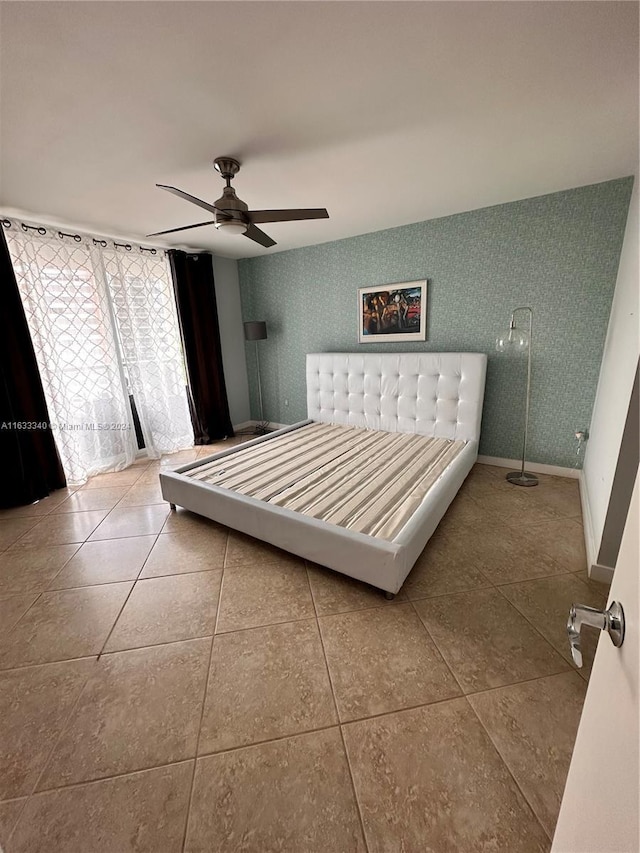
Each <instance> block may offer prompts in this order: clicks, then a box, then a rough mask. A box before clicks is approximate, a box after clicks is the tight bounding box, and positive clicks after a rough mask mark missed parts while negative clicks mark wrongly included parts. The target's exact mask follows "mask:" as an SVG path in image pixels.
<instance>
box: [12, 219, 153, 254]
mask: <svg viewBox="0 0 640 853" xmlns="http://www.w3.org/2000/svg"><path fill="white" fill-rule="evenodd" d="M0 222H2V225H3V227H4V228H11V227H12V226H13V222H12V221H11V220H10V219H2V220H0ZM20 227H21V228H22V230H23V231H37V232H38V234H40V235H41V236H44V235H45V234H47V233H48V232H47V229H46V228H45V227H44V226H43V225H27V224H26V223H24V222H21V223H20ZM51 230H52V231H55V230H56V229H55V228H53V229H51ZM58 237H60V239H64V238H65V237H70V238H71V239H72V240H75V242H76V243H80V242H81V241H82V235H81V234H68V233H67V232H65V231H58ZM92 239H93V244H94V246H102V248H103V249H106V248H107V246H108V241H107V240H103V239H97V238H96V237H93V238H92ZM113 245H114V247H115V248H121V249H125V250H126V251H127V252H130V251H131V250H132V249H133V246H132V245H131V243H118V242H117V241H116V240H113ZM138 248H139V249H140V251H141V252H149V254H151V255H157V254H158V250H157V249H155V248H153V247H151V248H148V247H147V246H138ZM161 251H162V250H161ZM168 251H169V250H168V249H164V253H165V255H166V254H168Z"/></svg>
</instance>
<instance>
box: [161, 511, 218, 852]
mask: <svg viewBox="0 0 640 853" xmlns="http://www.w3.org/2000/svg"><path fill="white" fill-rule="evenodd" d="M165 524H166V522H165ZM228 549H229V532H228V531H227V539H226V542H225V545H224V557H223V560H222V575H221V576H220V587H219V589H218V605H217V607H216V618H215V620H214V623H213V636H212V637H211V645H210V647H209V660H208V664H207V670H206V678H205V682H204V692H203V695H202V708H201V709H200V722H199V724H198V734H197V735H196V748H195V754H194V756H193V772H192V774H191V785H190V786H189V799H188V801H187V809H186V812H185V819H184V829H183V833H182V846H181V850H182V851H184V849H185V847H186V844H187V836H188V833H189V818H190V816H191V804H192V801H193V789H194V787H195V781H196V768H197V766H198V752H199V749H200V736H201V734H202V721H203V720H204V710H205V706H206V703H207V692H208V690H209V682H210V680H211V664H212V661H213V644H214V643H215V639H216V630H217V628H218V616H219V614H220V605H221V603H222V587H223V584H224V571H225V567H226V562H227V551H228Z"/></svg>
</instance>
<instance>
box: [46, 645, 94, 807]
mask: <svg viewBox="0 0 640 853" xmlns="http://www.w3.org/2000/svg"><path fill="white" fill-rule="evenodd" d="M96 663H97V659H96ZM91 678H92V676H91V674H88V675H87V677H86V679H85V681H84V684H83V685H82V687H81V688H80V690H79V691H78V695H77V696H76V699H75V702H74V703H73V705H72V706H71V708H70V709H69V713H68V714H67V717H66V719H65V722H64V724H63V725H62V726H61V728H60V732H59V734H58V737H57V738H56V740H55V743H54V744H53V746H52V747H51V751H50V752H49V754H48V756H47V758H46V760H45V761H44V762H43V764H42V770H41V771H40V773H39V774H38V778H37V779H36V782H35V784H34V786H33V788H32V790H31V793H30V794H29V799H31V797H33V796H34V795H35V794H36V789H37V787H38V785H39V784H40V781H41V779H42V777H43V776H44V774H45V773H46V771H47V768H48V767H49V764H50V763H51V760H52V758H53V755H54V753H55V751H56V749H57V748H58V744H59V743H60V741H61V740H62V736H63V735H64V734H66V732H67V729H69V728H70V726H71V721H72V719H73V715H74V713H75V710H76V708H77V707H78V705H79V703H80V699H81V697H82V694H83V693H84V691H85V690H86V688H87V684H89V682H90V681H91Z"/></svg>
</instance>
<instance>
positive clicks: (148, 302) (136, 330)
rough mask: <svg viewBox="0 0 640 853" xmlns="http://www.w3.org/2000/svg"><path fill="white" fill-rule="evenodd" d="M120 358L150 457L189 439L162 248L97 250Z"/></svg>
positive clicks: (178, 347)
mask: <svg viewBox="0 0 640 853" xmlns="http://www.w3.org/2000/svg"><path fill="white" fill-rule="evenodd" d="M101 254H102V260H103V264H104V270H105V275H106V280H107V283H108V287H109V292H110V294H111V297H112V301H113V306H114V311H115V318H116V326H117V328H118V330H119V333H120V343H121V350H122V356H123V361H124V365H125V369H126V373H127V377H128V380H129V385H130V388H131V393H132V394H133V397H134V400H135V403H136V408H137V411H138V415H139V417H140V424H141V427H142V433H143V435H144V440H145V445H146V447H147V449H148V451H149V453H150V455H152V456H158V455H160V454H162V453H171V452H172V451H174V450H180V449H181V448H183V447H188V446H190V445H192V444H193V428H192V426H191V417H190V416H189V407H188V402H187V391H186V386H187V380H186V375H185V368H184V359H183V356H182V345H181V342H180V329H179V326H178V316H177V312H176V303H175V297H174V295H173V285H172V283H171V272H170V269H169V265H168V263H167V260H166V258H165V255H164V252H162V253H157V254H155V255H152V254H151V253H147V252H137V253H136V252H135V251H134V249H133V248H132V249H131V250H130V251H129V252H127V251H126V250H123V249H122V248H118V249H105V250H104V251H102V253H101Z"/></svg>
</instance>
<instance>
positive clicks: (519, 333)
mask: <svg viewBox="0 0 640 853" xmlns="http://www.w3.org/2000/svg"><path fill="white" fill-rule="evenodd" d="M518 311H528V312H529V329H528V330H525V329H519V328H518V327H517V325H516V320H515V315H516V314H517V313H518ZM532 338H533V311H532V310H531V308H529V307H523V308H516V309H514V311H513V312H512V314H511V322H510V323H509V331H508V332H507V333H506V334H502V335H500V336H499V337H498V338H496V349H497V350H498V352H524V351H525V350H526V352H527V396H526V398H525V406H524V437H523V441H522V467H521V469H520V470H519V471H510V472H509V473H508V474H507V480H508V481H509V482H510V483H513V484H514V485H516V486H537V485H538V478H537V477H536V476H535V474H531V473H530V472H529V471H525V470H524V466H525V460H526V456H527V434H528V432H529V402H530V400H531V342H532Z"/></svg>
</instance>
